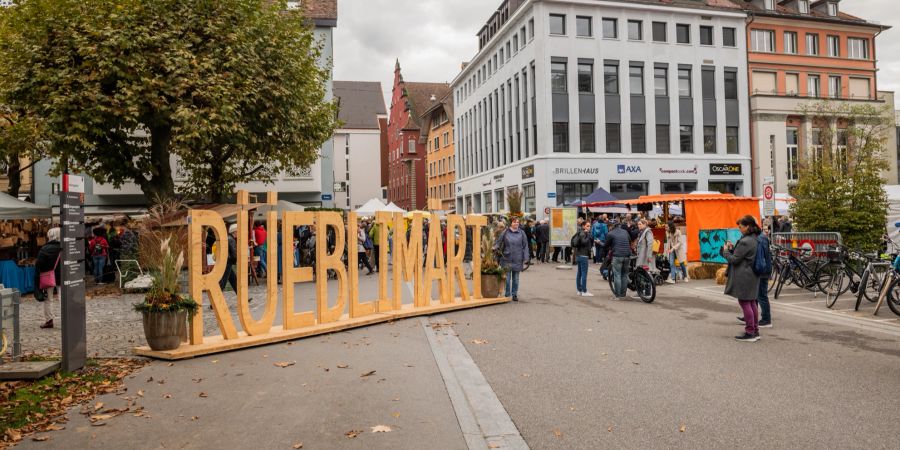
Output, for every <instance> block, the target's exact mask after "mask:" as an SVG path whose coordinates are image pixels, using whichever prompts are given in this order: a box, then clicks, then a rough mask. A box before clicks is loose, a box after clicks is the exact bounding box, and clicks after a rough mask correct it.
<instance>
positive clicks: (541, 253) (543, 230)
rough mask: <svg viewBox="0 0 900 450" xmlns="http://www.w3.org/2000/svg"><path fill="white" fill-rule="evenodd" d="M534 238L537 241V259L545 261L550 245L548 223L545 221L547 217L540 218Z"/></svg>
mask: <svg viewBox="0 0 900 450" xmlns="http://www.w3.org/2000/svg"><path fill="white" fill-rule="evenodd" d="M536 239H537V243H538V260H539V261H540V262H542V263H546V262H547V253H548V252H549V248H548V247H549V245H550V224H549V223H548V222H547V219H543V220H541V223H540V225H538V233H537V236H536Z"/></svg>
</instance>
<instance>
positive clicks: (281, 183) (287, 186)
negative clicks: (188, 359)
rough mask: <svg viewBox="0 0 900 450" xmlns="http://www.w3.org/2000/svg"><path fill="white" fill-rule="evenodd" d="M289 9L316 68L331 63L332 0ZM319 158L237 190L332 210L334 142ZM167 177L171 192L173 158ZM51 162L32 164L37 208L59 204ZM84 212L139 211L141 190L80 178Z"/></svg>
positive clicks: (176, 172) (178, 174)
mask: <svg viewBox="0 0 900 450" xmlns="http://www.w3.org/2000/svg"><path fill="white" fill-rule="evenodd" d="M287 5H288V8H289V9H293V8H303V11H304V14H305V15H306V17H307V18H308V19H309V20H310V21H311V22H312V26H313V27H314V28H313V31H314V34H315V37H316V39H317V40H318V41H319V42H321V44H322V55H321V57H320V60H319V61H320V64H322V65H323V66H324V65H326V64H329V63H331V62H333V60H334V45H333V36H334V28H335V27H336V26H337V0H306V1H303V2H298V1H289V2H288V3H287ZM325 84H326V97H325V99H326V101H331V100H332V99H333V98H334V95H333V86H332V84H333V83H332V77H331V76H329V79H328V80H326V83H325ZM320 154H321V157H320V158H319V159H318V160H316V162H315V163H314V164H313V165H312V166H311V167H309V168H308V169H307V170H305V171H303V172H302V173H300V174H297V175H287V174H283V175H280V176H278V177H276V178H275V179H274V180H273V183H263V182H252V183H243V184H240V185H238V186H237V189H243V190H247V191H249V192H251V194H252V195H255V196H256V198H258V199H260V200H262V201H264V199H265V196H264V193H265V192H267V191H273V190H274V191H278V192H279V198H280V199H282V200H288V201H291V202H295V203H299V204H303V205H307V206H323V207H333V206H334V192H333V189H332V188H333V186H334V172H335V170H334V167H333V164H334V161H335V157H334V141H333V140H332V139H329V140H327V141H325V143H324V144H322V147H321V149H320ZM170 163H171V164H172V170H173V176H174V178H175V180H174V181H175V184H176V190H177V186H178V184H179V183H181V182H184V181H186V178H185V177H186V174H185V173H184V172H183V171H182V170H180V168H179V165H178V161H177V160H176V159H175V158H174V157H173V158H172V160H171V161H170ZM51 166H52V162H51V161H49V160H43V161H39V162H38V163H36V164H35V166H34V181H35V182H34V202H35V203H37V204H43V205H51V206H56V205H59V196H58V192H59V177H50V176H49V172H50V168H51ZM84 189H85V196H84V198H85V200H84V204H85V213H86V214H89V215H102V214H107V213H136V212H140V211H143V210H144V209H145V207H146V205H147V203H148V201H147V199H146V198H145V197H144V195H143V192H142V191H141V189H140V188H139V187H138V186H137V185H136V184H134V183H126V184H124V185H123V186H121V187H118V188H116V187H114V186H112V185H104V184H100V183H96V182H94V180H93V179H91V178H90V177H87V176H86V177H85V183H84Z"/></svg>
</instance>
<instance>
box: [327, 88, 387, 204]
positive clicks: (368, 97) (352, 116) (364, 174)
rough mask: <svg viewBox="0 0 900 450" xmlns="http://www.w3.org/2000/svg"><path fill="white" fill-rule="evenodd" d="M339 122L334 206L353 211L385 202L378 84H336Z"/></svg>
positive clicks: (383, 115) (382, 113)
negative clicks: (368, 202) (375, 201)
mask: <svg viewBox="0 0 900 450" xmlns="http://www.w3.org/2000/svg"><path fill="white" fill-rule="evenodd" d="M334 96H335V98H336V99H337V101H338V119H340V121H341V123H342V125H341V128H340V129H338V130H336V131H335V132H334V150H335V151H334V207H335V208H341V209H344V210H354V209H357V208H359V207H360V206H362V205H364V204H365V203H366V202H367V201H369V200H370V199H373V198H377V199H379V200H382V201H384V200H385V198H384V197H382V189H381V171H380V170H373V168H375V167H379V168H380V166H381V126H380V121H381V120H383V119H386V118H387V111H385V108H384V95H383V94H382V91H381V83H379V82H369V81H335V82H334Z"/></svg>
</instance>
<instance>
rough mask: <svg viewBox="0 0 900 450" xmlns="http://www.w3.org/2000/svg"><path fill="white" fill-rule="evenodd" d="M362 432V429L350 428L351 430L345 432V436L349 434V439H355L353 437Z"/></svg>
mask: <svg viewBox="0 0 900 450" xmlns="http://www.w3.org/2000/svg"><path fill="white" fill-rule="evenodd" d="M360 433H362V430H350V431H348V432H346V433H344V436H347V439H353V438H355V437H357V436H359V435H360Z"/></svg>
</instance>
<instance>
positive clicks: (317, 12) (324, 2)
mask: <svg viewBox="0 0 900 450" xmlns="http://www.w3.org/2000/svg"><path fill="white" fill-rule="evenodd" d="M301 4H302V5H303V12H304V13H305V14H306V17H308V18H310V19H323V20H337V18H338V10H337V0H301Z"/></svg>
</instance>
